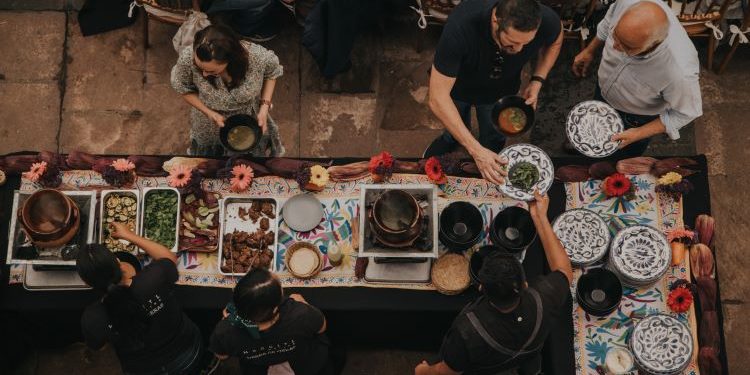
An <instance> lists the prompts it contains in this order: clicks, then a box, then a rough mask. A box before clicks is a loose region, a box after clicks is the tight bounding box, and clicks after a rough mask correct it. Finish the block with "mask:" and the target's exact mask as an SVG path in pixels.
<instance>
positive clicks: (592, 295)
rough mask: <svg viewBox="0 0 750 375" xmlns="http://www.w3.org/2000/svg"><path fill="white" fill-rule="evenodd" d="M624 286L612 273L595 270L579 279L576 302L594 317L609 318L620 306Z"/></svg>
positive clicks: (604, 270)
mask: <svg viewBox="0 0 750 375" xmlns="http://www.w3.org/2000/svg"><path fill="white" fill-rule="evenodd" d="M621 299H622V284H621V283H620V279H618V278H617V275H615V274H614V273H613V272H612V271H609V270H607V269H604V268H594V269H590V270H588V271H586V273H585V274H583V275H582V276H581V277H580V278H578V285H577V287H576V300H577V301H578V305H579V306H581V308H582V309H583V311H586V312H587V313H589V314H591V315H594V316H607V315H609V314H611V313H612V312H613V311H615V310H616V309H617V307H618V306H620V300H621Z"/></svg>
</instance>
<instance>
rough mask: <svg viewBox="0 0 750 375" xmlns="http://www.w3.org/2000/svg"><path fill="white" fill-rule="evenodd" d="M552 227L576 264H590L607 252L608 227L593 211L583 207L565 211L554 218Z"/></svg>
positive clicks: (572, 261) (571, 260)
mask: <svg viewBox="0 0 750 375" xmlns="http://www.w3.org/2000/svg"><path fill="white" fill-rule="evenodd" d="M552 229H553V230H554V231H555V234H556V235H557V237H558V238H559V239H560V242H562V244H563V247H565V251H566V252H567V253H568V256H569V257H570V262H571V263H573V264H574V265H576V266H585V265H589V264H592V263H594V262H596V261H598V260H600V259H602V258H603V257H604V255H605V254H607V249H609V239H610V236H609V229H608V227H607V223H606V222H604V219H602V218H601V216H599V214H597V213H596V212H594V211H591V210H587V209H584V208H577V209H573V210H568V211H565V212H563V213H562V214H560V216H558V217H557V219H555V222H554V223H553V224H552Z"/></svg>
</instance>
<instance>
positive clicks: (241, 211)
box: [237, 207, 247, 221]
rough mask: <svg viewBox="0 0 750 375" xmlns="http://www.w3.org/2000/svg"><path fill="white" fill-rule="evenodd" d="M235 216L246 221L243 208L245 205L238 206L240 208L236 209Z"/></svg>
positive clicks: (245, 211)
mask: <svg viewBox="0 0 750 375" xmlns="http://www.w3.org/2000/svg"><path fill="white" fill-rule="evenodd" d="M237 216H239V217H240V219H242V220H243V221H247V209H245V207H240V209H239V210H237Z"/></svg>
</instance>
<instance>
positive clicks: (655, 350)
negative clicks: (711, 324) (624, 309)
mask: <svg viewBox="0 0 750 375" xmlns="http://www.w3.org/2000/svg"><path fill="white" fill-rule="evenodd" d="M629 345H630V350H631V352H632V353H633V358H634V359H635V364H636V366H637V367H638V368H639V369H640V370H641V371H642V372H645V373H647V374H651V375H676V374H681V373H682V372H683V371H685V369H687V368H688V366H690V359H691V358H692V356H693V336H692V335H691V334H690V329H688V327H687V326H686V325H685V324H683V323H681V322H680V321H679V320H677V319H675V318H673V317H671V316H669V315H662V314H658V315H651V316H649V317H647V318H644V319H643V320H641V321H640V322H638V324H636V325H635V328H633V333H632V335H631V337H630V343H629Z"/></svg>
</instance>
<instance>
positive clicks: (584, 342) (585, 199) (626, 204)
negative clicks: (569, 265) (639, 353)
mask: <svg viewBox="0 0 750 375" xmlns="http://www.w3.org/2000/svg"><path fill="white" fill-rule="evenodd" d="M629 177H630V178H631V180H632V181H633V182H634V183H635V185H636V186H637V191H636V198H635V199H633V200H632V201H628V200H625V199H624V198H607V197H606V196H604V195H603V194H602V189H601V186H600V185H601V181H600V180H589V181H586V182H580V183H567V184H565V195H566V204H565V206H566V210H569V209H573V208H587V209H590V210H592V211H595V212H597V213H599V215H601V216H602V217H603V218H604V219H605V221H608V222H609V223H610V226H611V227H612V226H613V224H614V223H613V219H615V222H619V225H623V224H624V225H634V224H644V225H651V226H653V227H655V228H657V229H660V230H662V231H664V230H667V229H671V228H675V227H682V226H683V218H682V201H674V200H673V199H672V198H669V197H667V196H665V195H662V194H657V193H656V192H655V183H656V178H655V177H652V176H650V175H638V176H629ZM685 263H689V261H688V260H687V259H686V261H685ZM581 274H582V271H581V270H580V269H576V270H575V271H574V275H573V283H572V285H571V292H572V293H573V296H575V288H576V283H577V282H578V278H579V277H580V276H581ZM678 279H687V280H688V281H689V274H688V270H687V268H686V267H685V266H681V267H671V269H670V270H669V271H668V273H667V275H666V276H665V277H664V278H663V279H662V280H660V281H659V282H657V283H656V284H655V285H653V286H652V287H650V288H645V289H637V290H636V289H632V288H627V287H625V288H624V290H623V298H622V302H621V303H620V307H619V308H618V309H617V310H615V312H613V313H612V314H610V315H609V316H607V317H604V318H598V317H595V316H589V315H588V314H587V313H586V312H584V311H583V310H582V309H581V308H580V307H579V306H578V303H577V302H576V299H575V298H573V325H574V331H575V336H574V338H575V339H574V341H575V342H574V348H575V359H576V372H577V373H578V374H586V375H597V374H598V373H599V372H598V371H597V368H599V367H601V366H603V364H604V359H605V357H606V355H607V350H609V348H612V347H615V346H623V347H626V346H627V342H628V338H629V336H630V333H631V331H632V327H633V326H634V324H635V322H637V320H638V319H640V318H643V317H645V316H647V315H651V314H655V313H666V314H670V315H672V316H674V317H676V318H678V319H679V320H680V321H682V322H683V323H685V324H687V325H688V326H689V327H690V329H691V331H692V332H693V334H694V335H693V337H697V336H696V335H695V333H696V332H697V330H698V327H697V325H696V324H695V321H694V320H691V319H690V316H689V313H682V314H675V313H673V312H671V311H670V310H669V308H668V307H667V305H666V299H667V295H668V294H669V286H670V285H672V283H674V282H675V281H676V280H678ZM696 356H697V353H696V355H695V356H694V357H693V362H692V363H691V365H690V367H689V368H688V369H687V370H686V371H685V372H684V374H687V375H697V374H698V373H699V371H698V366H697V364H696V362H695V358H696Z"/></svg>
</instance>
